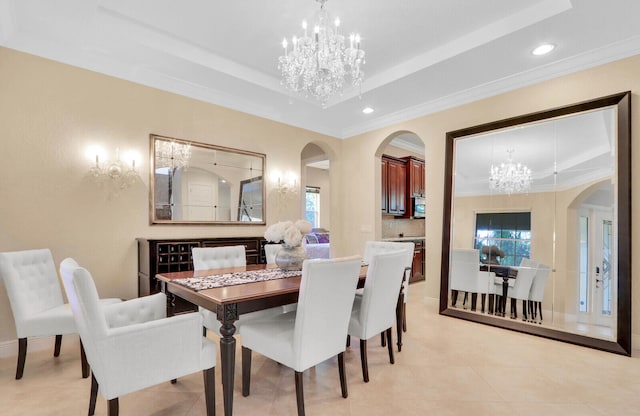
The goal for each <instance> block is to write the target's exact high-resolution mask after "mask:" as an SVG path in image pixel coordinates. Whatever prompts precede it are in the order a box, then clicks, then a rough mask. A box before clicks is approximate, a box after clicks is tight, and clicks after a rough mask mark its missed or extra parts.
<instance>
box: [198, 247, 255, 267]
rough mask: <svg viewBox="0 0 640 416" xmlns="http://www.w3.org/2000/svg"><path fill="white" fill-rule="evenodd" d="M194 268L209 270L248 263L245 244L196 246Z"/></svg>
mask: <svg viewBox="0 0 640 416" xmlns="http://www.w3.org/2000/svg"><path fill="white" fill-rule="evenodd" d="M192 254H193V269H194V270H208V269H222V268H226V267H242V266H246V265H247V256H246V254H245V249H244V246H223V247H194V248H193V249H192Z"/></svg>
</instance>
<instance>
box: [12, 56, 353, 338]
mask: <svg viewBox="0 0 640 416" xmlns="http://www.w3.org/2000/svg"><path fill="white" fill-rule="evenodd" d="M0 126H2V136H1V138H0V141H1V143H2V147H1V148H2V151H1V153H0V154H2V174H0V196H1V199H2V204H0V218H1V220H0V251H13V250H23V249H31V248H42V247H48V248H50V249H51V250H52V252H53V255H54V259H55V261H56V263H59V262H60V261H61V260H62V259H64V258H65V257H68V256H72V257H74V258H75V259H76V260H78V261H79V262H80V264H82V265H85V266H86V267H87V268H88V269H89V270H90V271H91V272H92V274H93V275H94V278H95V279H96V284H97V287H98V291H99V293H100V294H101V296H104V297H112V296H118V297H124V298H131V297H135V296H136V295H137V274H136V273H137V250H136V241H135V238H136V237H150V238H153V237H156V238H165V237H201V236H211V237H224V236H243V235H250V236H260V235H262V234H263V233H264V229H265V227H264V226H251V225H249V226H167V225H154V226H150V225H149V218H148V204H149V202H148V199H149V191H148V181H149V170H148V167H149V166H148V152H149V150H148V149H149V134H150V133H157V134H161V135H166V136H170V137H178V138H184V139H191V140H196V141H200V142H206V143H214V144H217V145H222V146H227V147H233V148H238V149H245V150H251V151H255V152H260V153H265V154H266V155H267V178H268V177H269V172H270V171H273V170H279V171H292V172H295V173H297V176H298V177H300V154H301V150H302V148H304V146H305V145H306V144H307V143H309V142H314V143H316V144H319V145H320V146H321V147H322V148H323V149H324V150H325V151H326V152H327V153H328V154H329V155H330V156H333V157H335V155H339V154H340V151H339V149H340V146H341V143H342V141H340V140H338V139H335V138H331V137H327V136H323V135H321V134H318V133H313V132H310V131H306V130H303V129H299V128H294V127H291V126H287V125H283V124H280V123H276V122H273V121H269V120H266V119H261V118H258V117H255V116H251V115H248V114H244V113H240V112H237V111H233V110H229V109H225V108H222V107H218V106H215V105H211V104H206V103H203V102H200V101H196V100H193V99H189V98H185V97H181V96H178V95H175V94H171V93H167V92H163V91H160V90H156V89H153V88H149V87H145V86H141V85H136V84H133V83H130V82H126V81H122V80H118V79H115V78H111V77H108V76H104V75H101V74H97V73H94V72H91V71H86V70H82V69H78V68H74V67H71V66H68V65H63V64H60V63H55V62H52V61H48V60H45V59H41V58H38V57H34V56H31V55H27V54H23V53H19V52H16V51H13V50H10V49H6V48H0ZM95 144H100V145H102V146H103V147H104V148H105V149H106V150H107V151H109V152H110V153H113V152H114V150H115V148H116V147H119V148H120V149H121V151H122V152H124V151H125V150H127V149H133V150H135V151H136V152H137V153H138V154H140V155H142V159H141V160H139V163H138V166H139V170H140V176H141V179H142V181H141V182H140V183H138V184H137V185H136V186H135V187H133V188H131V189H127V190H124V191H122V192H120V193H119V194H118V195H114V194H109V193H108V192H107V190H106V189H100V188H99V187H97V186H96V185H95V184H94V183H93V182H91V181H90V180H88V179H87V178H86V177H85V174H86V173H87V171H88V169H89V166H90V162H89V160H88V159H86V158H85V154H84V153H85V149H86V148H87V147H88V146H90V145H95ZM340 166H341V163H340V161H333V160H332V164H331V167H332V171H335V175H336V176H340ZM267 194H268V198H267V205H268V207H267V223H268V224H271V223H273V222H275V221H278V220H284V219H292V218H294V219H295V218H299V216H300V214H299V213H300V202H299V199H289V200H286V201H280V200H279V199H278V196H277V192H275V191H274V185H273V183H271V182H270V181H269V180H268V179H267ZM332 201H333V203H335V204H339V203H340V201H339V195H332ZM12 339H15V329H14V324H13V319H12V315H11V310H10V308H9V303H8V300H7V298H6V292H5V289H4V286H3V285H0V342H2V341H6V340H12Z"/></svg>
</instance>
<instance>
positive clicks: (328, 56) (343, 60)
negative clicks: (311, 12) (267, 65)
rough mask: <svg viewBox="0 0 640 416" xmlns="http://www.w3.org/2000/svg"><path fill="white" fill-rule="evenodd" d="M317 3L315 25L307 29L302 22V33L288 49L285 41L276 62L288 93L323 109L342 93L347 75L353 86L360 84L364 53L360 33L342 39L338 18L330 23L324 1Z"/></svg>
mask: <svg viewBox="0 0 640 416" xmlns="http://www.w3.org/2000/svg"><path fill="white" fill-rule="evenodd" d="M316 1H317V2H318V3H320V12H319V13H318V16H317V19H316V21H315V24H314V26H313V27H312V28H309V27H308V25H307V21H306V20H303V21H302V29H303V30H304V33H303V34H302V36H300V37H297V36H293V37H292V38H291V48H289V42H288V41H287V39H286V38H284V40H283V41H282V47H283V48H284V55H283V56H281V57H280V58H279V59H278V61H279V64H278V68H279V69H280V70H281V71H282V84H283V85H284V86H285V87H286V88H287V89H288V90H289V91H292V92H295V93H299V94H302V95H303V96H305V97H308V96H312V97H314V98H315V99H317V100H318V101H320V103H321V104H322V106H323V107H326V105H327V102H328V101H329V99H330V98H331V97H332V96H334V95H335V94H341V93H342V91H343V88H344V84H345V77H346V76H349V77H350V78H351V82H352V84H353V86H354V87H356V88H357V87H359V86H360V85H361V84H362V80H363V78H364V72H362V70H361V68H360V67H361V66H362V65H364V63H365V61H364V55H365V54H364V51H363V50H362V49H360V34H359V33H351V34H350V35H349V37H348V41H347V40H345V36H344V35H342V34H341V33H340V18H338V17H336V19H335V20H332V19H331V16H330V15H329V13H328V12H327V11H326V10H325V8H324V4H325V3H326V2H327V0H316ZM347 43H348V44H347Z"/></svg>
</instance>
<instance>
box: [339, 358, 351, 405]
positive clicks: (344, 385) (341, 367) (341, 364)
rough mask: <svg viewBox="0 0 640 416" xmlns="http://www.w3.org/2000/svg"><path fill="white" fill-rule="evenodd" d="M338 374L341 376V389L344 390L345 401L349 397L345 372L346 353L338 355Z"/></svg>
mask: <svg viewBox="0 0 640 416" xmlns="http://www.w3.org/2000/svg"><path fill="white" fill-rule="evenodd" d="M338 373H339V374H340V388H341V389H342V397H344V398H345V399H346V398H347V397H348V396H349V392H348V391H347V376H346V373H345V372H344V352H341V353H340V354H338Z"/></svg>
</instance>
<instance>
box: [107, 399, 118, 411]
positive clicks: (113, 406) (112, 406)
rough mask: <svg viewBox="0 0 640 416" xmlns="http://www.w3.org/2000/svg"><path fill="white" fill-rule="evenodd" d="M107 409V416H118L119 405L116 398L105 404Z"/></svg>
mask: <svg viewBox="0 0 640 416" xmlns="http://www.w3.org/2000/svg"><path fill="white" fill-rule="evenodd" d="M107 409H108V410H109V411H108V413H109V416H118V414H119V413H120V405H119V404H118V398H117V397H116V398H115V399H111V400H109V402H108V403H107Z"/></svg>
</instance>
